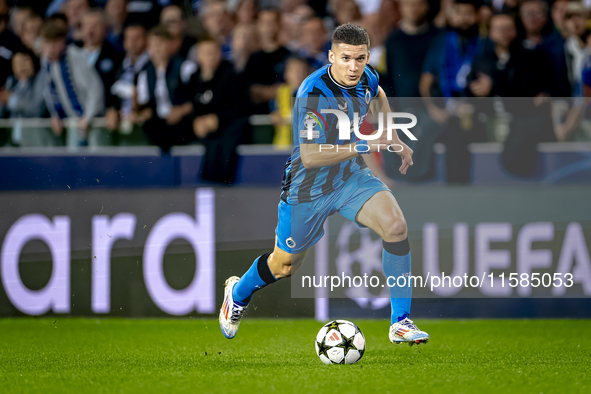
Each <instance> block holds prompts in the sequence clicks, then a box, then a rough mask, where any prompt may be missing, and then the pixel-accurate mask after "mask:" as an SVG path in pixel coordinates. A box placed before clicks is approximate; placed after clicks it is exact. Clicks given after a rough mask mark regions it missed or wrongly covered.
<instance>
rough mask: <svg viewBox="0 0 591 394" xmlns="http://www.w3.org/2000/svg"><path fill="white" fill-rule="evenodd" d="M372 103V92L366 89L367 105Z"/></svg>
mask: <svg viewBox="0 0 591 394" xmlns="http://www.w3.org/2000/svg"><path fill="white" fill-rule="evenodd" d="M370 101H371V92H370V91H369V89H365V103H366V104H369V102H370Z"/></svg>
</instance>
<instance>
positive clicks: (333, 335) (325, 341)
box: [315, 320, 365, 364]
mask: <svg viewBox="0 0 591 394" xmlns="http://www.w3.org/2000/svg"><path fill="white" fill-rule="evenodd" d="M315 346H316V354H317V355H318V357H319V358H320V361H322V362H323V363H324V364H355V363H356V362H357V361H359V360H361V357H363V353H364V352H365V337H364V336H363V333H362V332H361V330H360V329H359V327H357V326H356V325H355V324H353V323H351V322H350V321H347V320H333V321H331V322H330V323H327V324H325V325H324V326H322V328H321V329H320V331H319V332H318V335H316V341H315Z"/></svg>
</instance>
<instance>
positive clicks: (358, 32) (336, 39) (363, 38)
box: [332, 23, 369, 49]
mask: <svg viewBox="0 0 591 394" xmlns="http://www.w3.org/2000/svg"><path fill="white" fill-rule="evenodd" d="M339 44H347V45H367V48H368V49H369V35H368V34H367V31H366V30H365V29H364V28H363V27H361V26H359V25H356V24H354V23H345V24H343V25H340V26H339V27H337V28H336V29H335V30H334V32H333V33H332V45H333V46H337V45H339Z"/></svg>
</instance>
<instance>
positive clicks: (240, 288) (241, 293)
mask: <svg viewBox="0 0 591 394" xmlns="http://www.w3.org/2000/svg"><path fill="white" fill-rule="evenodd" d="M270 254H271V253H265V254H264V255H262V256H259V257H257V258H256V259H255V261H254V263H252V265H251V266H250V268H249V269H248V271H246V272H245V273H244V275H242V278H240V281H238V283H236V285H235V286H234V289H232V298H234V302H236V303H237V304H239V305H242V306H246V305H248V303H249V302H250V298H251V297H252V295H253V294H254V292H255V291H257V290H260V289H262V288H263V287H265V286H268V285H270V284H271V283H275V282H277V279H276V278H275V277H274V276H273V274H272V273H271V270H270V269H269V264H268V262H267V260H268V259H269V255H270Z"/></svg>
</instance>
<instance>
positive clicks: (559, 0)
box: [552, 0, 570, 37]
mask: <svg viewBox="0 0 591 394" xmlns="http://www.w3.org/2000/svg"><path fill="white" fill-rule="evenodd" d="M569 3H570V0H556V1H555V2H554V4H552V22H554V30H555V31H556V32H557V33H558V34H560V35H561V36H562V37H566V36H567V32H566V26H565V24H564V19H565V18H564V16H565V14H566V9H567V7H568V4H569Z"/></svg>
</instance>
